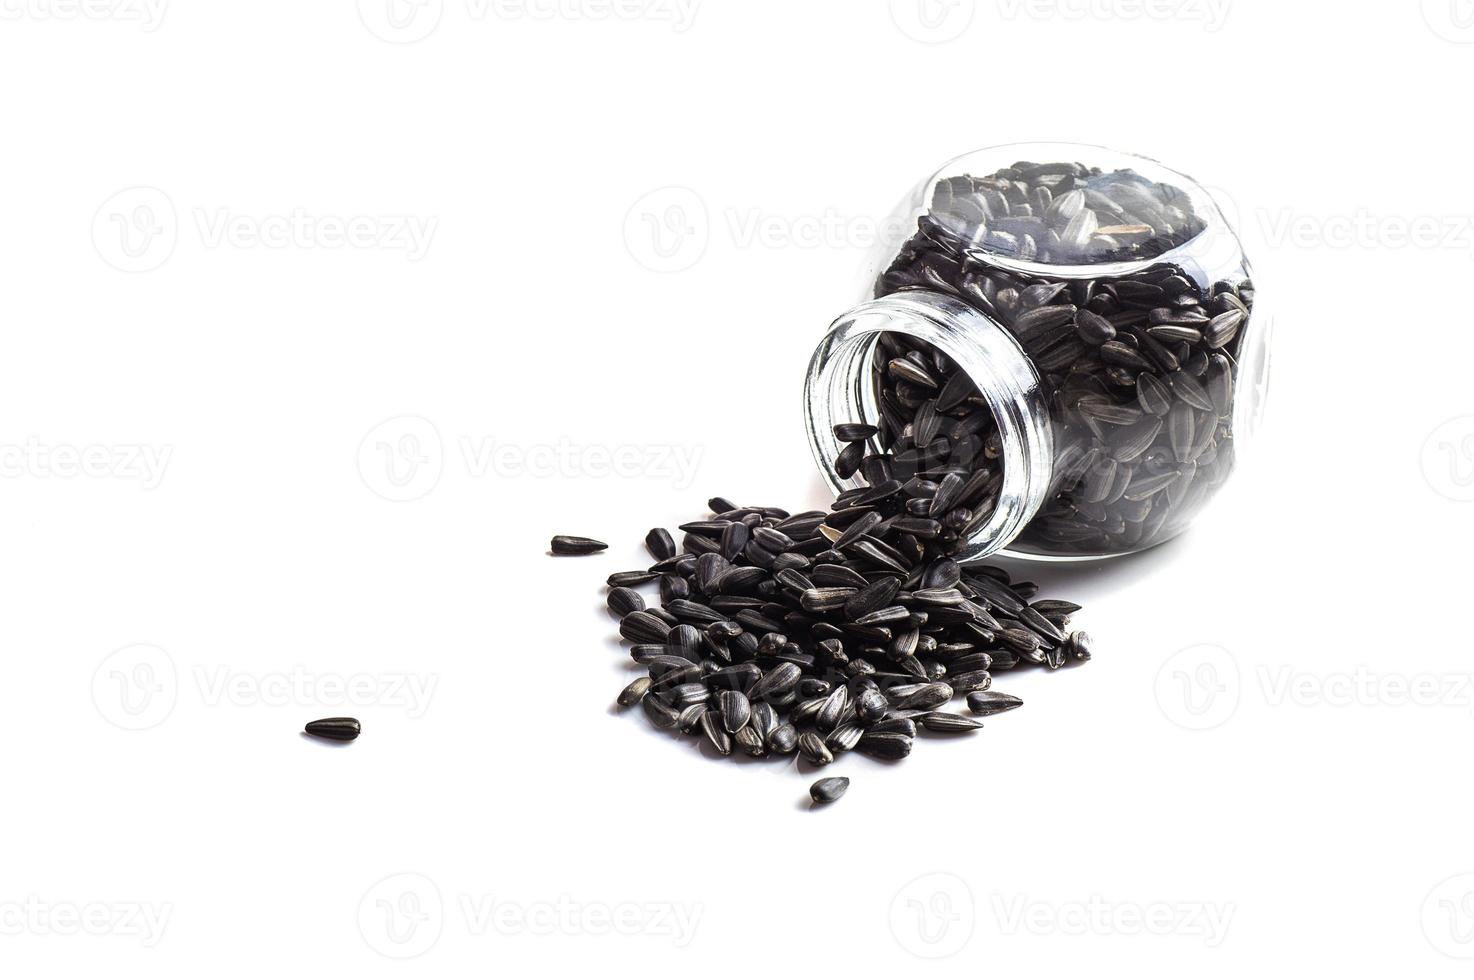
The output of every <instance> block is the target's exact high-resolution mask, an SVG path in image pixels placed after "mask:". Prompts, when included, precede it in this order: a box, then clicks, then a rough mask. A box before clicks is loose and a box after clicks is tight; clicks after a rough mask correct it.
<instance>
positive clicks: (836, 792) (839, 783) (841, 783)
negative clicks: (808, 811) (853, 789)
mask: <svg viewBox="0 0 1474 980" xmlns="http://www.w3.org/2000/svg"><path fill="white" fill-rule="evenodd" d="M849 788H850V780H849V777H848V776H830V777H829V778H827V779H820V780H818V781H816V782H815V783H814V785H812V786H810V787H809V797H810V798H811V799H812V800H813V801H814V802H815V803H833V802H834V801H835V800H837V799H839V798H840V797H841V796H843V795H844V794H845V790H847V789H849Z"/></svg>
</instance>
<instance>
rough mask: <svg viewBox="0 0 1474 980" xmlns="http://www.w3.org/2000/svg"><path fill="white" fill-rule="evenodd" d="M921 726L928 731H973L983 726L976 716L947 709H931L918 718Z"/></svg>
mask: <svg viewBox="0 0 1474 980" xmlns="http://www.w3.org/2000/svg"><path fill="white" fill-rule="evenodd" d="M920 721H921V727H923V728H925V729H926V730H927V731H929V732H948V733H950V732H973V731H977V730H978V729H979V728H982V727H983V723H982V722H980V721H978V720H977V719H976V718H968V717H967V716H966V715H956V714H952V713H951V712H947V711H933V712H930V713H928V714H924V715H922V716H921V718H920Z"/></svg>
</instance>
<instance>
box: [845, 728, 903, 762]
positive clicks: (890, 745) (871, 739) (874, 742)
mask: <svg viewBox="0 0 1474 980" xmlns="http://www.w3.org/2000/svg"><path fill="white" fill-rule="evenodd" d="M912 742H913V739H910V738H907V737H906V736H905V735H899V734H894V733H891V732H879V733H876V734H873V735H872V734H869V733H867V734H865V735H862V736H860V741H859V744H858V745H857V746H856V748H858V749H859V750H860V751H861V752H863V753H865V754H866V755H871V756H874V757H875V758H877V759H904V758H906V756H908V755H910V754H911V744H912Z"/></svg>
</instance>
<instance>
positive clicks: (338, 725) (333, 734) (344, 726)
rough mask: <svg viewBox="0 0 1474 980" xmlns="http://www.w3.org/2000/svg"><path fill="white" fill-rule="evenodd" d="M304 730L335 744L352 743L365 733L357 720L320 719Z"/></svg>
mask: <svg viewBox="0 0 1474 980" xmlns="http://www.w3.org/2000/svg"><path fill="white" fill-rule="evenodd" d="M302 730H303V731H305V732H306V733H307V734H308V735H315V736H317V737H318V738H325V739H329V740H330V741H334V742H351V741H353V740H354V739H355V738H357V737H358V736H359V735H360V734H362V733H363V726H362V725H361V724H359V721H358V719H357V718H319V719H318V720H317V721H309V722H308V723H307V724H306V725H304V726H303V729H302Z"/></svg>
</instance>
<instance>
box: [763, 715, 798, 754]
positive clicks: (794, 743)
mask: <svg viewBox="0 0 1474 980" xmlns="http://www.w3.org/2000/svg"><path fill="white" fill-rule="evenodd" d="M797 748H798V729H796V728H794V727H793V726H792V725H790V724H787V723H786V722H785V723H784V724H782V725H779V726H778V727H777V728H775V729H773V731H772V734H770V735H769V736H768V751H769V752H772V753H773V754H775V755H789V754H790V753H792V752H793V751H794V750H795V749H797Z"/></svg>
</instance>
